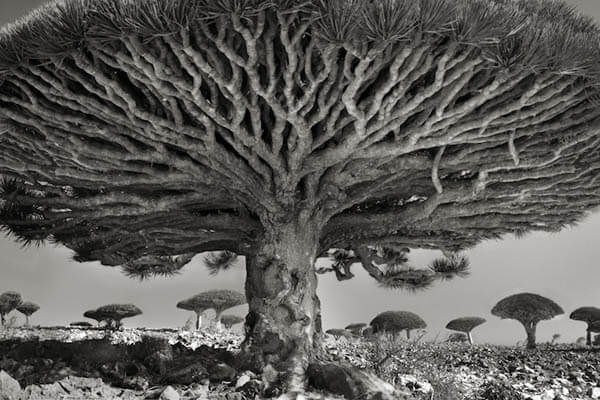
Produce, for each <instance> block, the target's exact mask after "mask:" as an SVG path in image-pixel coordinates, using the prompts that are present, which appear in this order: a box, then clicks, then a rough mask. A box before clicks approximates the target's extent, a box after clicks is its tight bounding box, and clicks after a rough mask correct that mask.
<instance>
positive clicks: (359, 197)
mask: <svg viewBox="0 0 600 400" xmlns="http://www.w3.org/2000/svg"><path fill="white" fill-rule="evenodd" d="M598 43H599V35H598V30H597V28H596V27H595V26H594V24H593V23H592V22H591V20H590V19H588V18H585V17H582V16H580V15H578V14H577V13H575V12H573V11H572V10H571V9H570V8H569V7H567V6H565V5H564V4H562V3H560V2H556V1H551V0H548V1H542V0H485V1H484V0H469V1H466V0H418V1H412V0H411V1H409V0H374V1H359V0H308V1H301V0H276V1H266V0H235V1H234V0H221V1H212V0H193V1H192V0H168V1H167V0H146V1H125V0H71V1H61V2H58V3H56V4H52V5H50V6H48V7H44V8H42V9H40V10H39V11H37V12H35V13H34V14H32V15H31V16H30V17H29V18H27V19H25V20H23V21H21V22H19V23H17V24H15V25H11V26H9V27H7V28H6V29H5V30H4V31H3V32H2V33H1V34H0V71H1V72H0V124H1V128H0V132H1V134H0V172H1V173H2V174H3V175H4V177H5V178H6V180H5V181H4V184H3V189H2V194H1V198H2V199H3V204H2V213H1V220H2V224H3V226H4V227H5V228H6V229H7V230H8V231H9V232H11V233H12V234H13V235H14V237H15V238H16V239H18V240H20V241H23V242H25V243H31V242H34V243H36V242H39V241H45V240H48V241H52V242H56V243H59V244H62V245H64V246H67V247H68V248H70V249H72V250H73V251H74V252H75V259H76V260H77V261H100V262H101V263H103V264H105V265H113V266H117V265H120V266H123V268H124V269H125V271H126V272H128V273H129V274H131V275H136V274H141V273H142V272H143V271H144V270H146V271H147V274H148V275H152V274H161V273H165V274H168V273H173V272H176V271H177V270H179V269H180V268H181V267H183V265H185V264H186V263H187V262H189V260H191V258H192V257H193V256H194V255H195V254H198V253H201V252H206V251H230V252H233V253H235V254H239V255H243V256H246V260H247V263H246V264H247V269H248V282H247V284H246V286H247V296H248V302H249V307H250V313H249V317H248V319H247V331H248V339H247V342H246V345H247V346H246V347H247V351H248V352H250V353H253V354H254V355H255V356H256V357H255V358H256V359H257V360H258V361H259V364H261V365H266V364H271V365H273V366H275V368H276V369H279V370H281V371H284V370H290V368H291V365H297V366H298V365H299V367H297V368H296V367H294V371H301V370H302V369H303V368H304V367H305V366H306V364H307V362H308V360H310V359H311V357H312V356H311V353H312V351H313V350H312V349H313V348H314V346H313V344H314V342H315V340H316V339H315V337H314V333H315V331H319V330H320V329H319V327H318V325H319V303H318V299H317V298H316V296H315V288H316V275H315V271H314V260H315V259H316V258H317V257H319V256H321V255H323V254H325V252H326V251H328V250H329V249H343V250H345V251H352V252H353V253H352V254H354V256H355V257H357V260H358V262H360V263H361V264H362V265H363V266H364V267H365V268H366V269H367V271H368V273H369V274H370V275H371V276H373V277H374V278H375V279H378V280H380V281H386V280H390V279H391V280H393V276H392V277H391V276H390V273H389V271H388V270H385V268H384V266H383V265H382V264H381V263H379V262H378V257H379V258H380V255H378V254H376V253H377V252H376V251H375V250H374V249H377V248H381V247H386V248H427V249H440V250H442V251H444V252H445V253H446V254H455V253H456V252H457V251H459V250H462V249H465V248H468V247H470V246H473V245H475V244H477V243H478V242H480V241H482V240H484V239H489V238H498V237H500V236H501V235H503V234H507V233H514V234H523V233H525V232H527V231H530V230H545V231H557V230H559V229H561V228H562V227H564V226H566V225H568V224H571V223H573V222H574V221H576V220H578V219H580V218H581V217H582V216H584V215H585V213H586V212H587V211H588V210H590V209H591V208H593V207H595V206H596V205H598V203H599V197H598V193H599V192H598V187H599V186H600V182H599V179H598V168H599V167H600V152H599V149H600V133H599V131H598V126H599V123H600V108H599V107H598V106H597V104H596V102H595V100H596V99H597V97H598V81H599V80H598V78H599V75H598V65H600V62H599V61H600V56H599V54H600V52H599V46H598ZM347 267H348V268H346V270H339V271H336V274H337V275H338V278H340V279H343V278H345V277H347V275H346V276H345V275H344V274H345V273H346V272H347V273H348V274H349V273H350V270H349V266H347ZM392 272H393V273H395V272H394V271H392ZM400 273H401V272H400ZM392 275H393V274H392ZM419 279H420V278H419Z"/></svg>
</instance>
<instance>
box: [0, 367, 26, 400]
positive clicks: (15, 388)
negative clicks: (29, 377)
mask: <svg viewBox="0 0 600 400" xmlns="http://www.w3.org/2000/svg"><path fill="white" fill-rule="evenodd" d="M21 393H22V391H21V385H19V382H17V381H16V380H15V379H13V377H11V376H10V375H8V374H7V373H6V372H4V371H0V400H19V397H20V396H21Z"/></svg>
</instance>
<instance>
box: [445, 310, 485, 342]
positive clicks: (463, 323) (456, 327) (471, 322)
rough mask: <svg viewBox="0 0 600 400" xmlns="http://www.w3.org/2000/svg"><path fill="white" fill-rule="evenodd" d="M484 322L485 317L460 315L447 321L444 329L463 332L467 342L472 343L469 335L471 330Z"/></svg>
mask: <svg viewBox="0 0 600 400" xmlns="http://www.w3.org/2000/svg"><path fill="white" fill-rule="evenodd" d="M485 322H486V320H485V318H481V317H461V318H456V319H453V320H452V321H450V322H448V324H447V325H446V329H450V330H453V331H458V332H462V333H464V334H465V335H466V336H467V339H468V341H469V344H471V345H472V344H473V338H472V336H471V331H472V330H473V329H475V328H476V327H478V326H479V325H481V324H483V323H485Z"/></svg>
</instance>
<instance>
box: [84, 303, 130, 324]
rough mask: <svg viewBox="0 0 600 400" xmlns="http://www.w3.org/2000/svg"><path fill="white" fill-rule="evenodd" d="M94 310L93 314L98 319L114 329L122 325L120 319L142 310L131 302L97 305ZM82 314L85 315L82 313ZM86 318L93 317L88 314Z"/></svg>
mask: <svg viewBox="0 0 600 400" xmlns="http://www.w3.org/2000/svg"><path fill="white" fill-rule="evenodd" d="M94 312H95V315H96V316H97V317H98V318H100V321H106V326H107V327H109V328H114V329H118V328H120V327H121V326H122V325H123V324H122V322H121V320H122V319H124V318H132V317H136V316H138V315H141V314H142V310H140V309H139V308H138V307H137V306H135V305H133V304H107V305H105V306H102V307H98V308H97V309H96V310H94ZM84 316H86V315H85V314H84ZM88 318H93V317H91V316H89V317H88ZM94 319H95V318H94Z"/></svg>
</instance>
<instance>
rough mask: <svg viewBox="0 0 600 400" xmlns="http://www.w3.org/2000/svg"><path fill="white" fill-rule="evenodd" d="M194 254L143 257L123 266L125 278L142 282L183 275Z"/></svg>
mask: <svg viewBox="0 0 600 400" xmlns="http://www.w3.org/2000/svg"><path fill="white" fill-rule="evenodd" d="M193 257H194V254H183V255H178V256H143V257H140V258H138V259H136V260H133V261H129V262H126V263H125V264H123V265H122V266H121V269H122V271H123V273H124V274H125V276H128V277H130V278H137V279H139V280H140V281H143V280H146V279H150V278H152V277H170V276H173V275H177V274H179V273H181V269H182V268H183V267H184V266H185V265H187V264H188V263H189V262H190V261H192V258H193Z"/></svg>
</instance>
